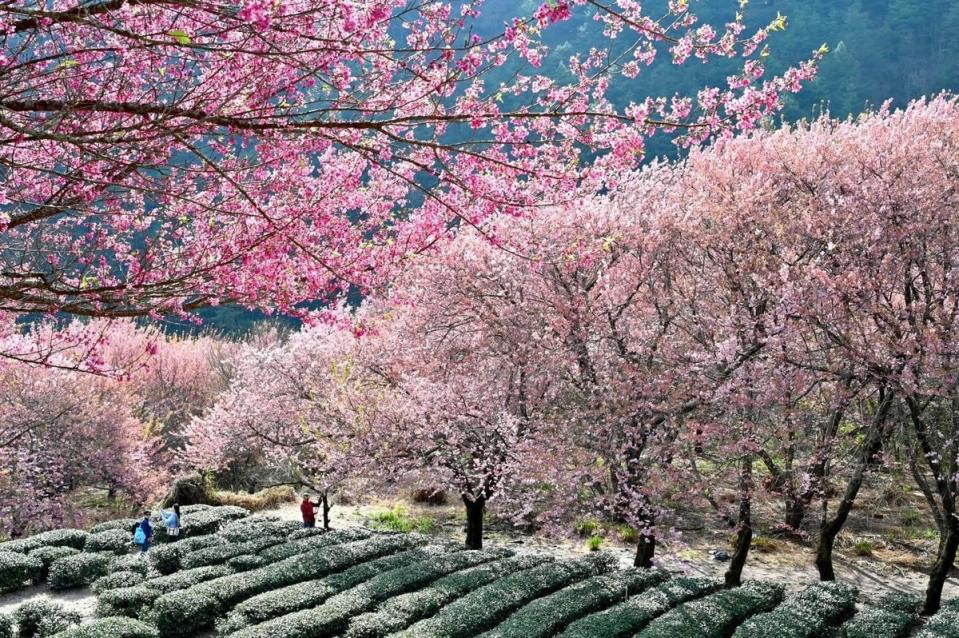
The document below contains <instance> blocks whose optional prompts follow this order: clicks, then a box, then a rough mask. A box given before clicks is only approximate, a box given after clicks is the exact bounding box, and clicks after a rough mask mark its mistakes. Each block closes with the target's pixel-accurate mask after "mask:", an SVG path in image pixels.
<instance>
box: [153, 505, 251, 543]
mask: <svg viewBox="0 0 959 638" xmlns="http://www.w3.org/2000/svg"><path fill="white" fill-rule="evenodd" d="M180 513H181V515H182V519H181V521H180V536H181V538H192V537H194V536H205V535H207V534H213V533H214V532H217V531H218V530H219V529H220V528H221V527H224V526H226V525H227V524H229V523H230V522H232V521H236V520H239V519H241V518H247V517H248V516H249V515H250V512H248V511H247V510H245V509H243V508H242V507H234V506H232V505H223V506H220V507H207V508H205V509H196V510H193V509H188V508H186V507H184V508H181V509H180ZM159 536H160V537H161V538H164V536H163V535H162V534H160V535H159ZM175 542H180V541H179V540H178V541H175Z"/></svg>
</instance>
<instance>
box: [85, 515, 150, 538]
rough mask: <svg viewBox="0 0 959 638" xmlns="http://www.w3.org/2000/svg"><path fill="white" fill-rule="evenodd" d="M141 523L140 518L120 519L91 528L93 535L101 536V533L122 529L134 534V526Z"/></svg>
mask: <svg viewBox="0 0 959 638" xmlns="http://www.w3.org/2000/svg"><path fill="white" fill-rule="evenodd" d="M139 523H140V519H138V518H118V519H116V520H112V521H105V522H103V523H97V524H96V525H94V526H93V527H91V528H90V533H91V534H99V533H100V532H108V531H110V530H114V529H122V530H124V531H126V532H130V534H133V526H134V525H137V524H139Z"/></svg>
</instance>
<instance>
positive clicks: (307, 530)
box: [287, 527, 326, 541]
mask: <svg viewBox="0 0 959 638" xmlns="http://www.w3.org/2000/svg"><path fill="white" fill-rule="evenodd" d="M323 534H326V530H324V529H323V528H321V527H301V528H300V529H298V530H296V531H294V532H292V533H291V534H290V535H289V536H287V539H289V540H291V541H298V540H302V539H304V538H309V537H311V536H322V535H323Z"/></svg>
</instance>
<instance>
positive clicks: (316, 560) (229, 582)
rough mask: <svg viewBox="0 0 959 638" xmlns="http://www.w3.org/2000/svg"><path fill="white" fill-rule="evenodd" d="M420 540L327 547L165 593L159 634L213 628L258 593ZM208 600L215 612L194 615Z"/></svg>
mask: <svg viewBox="0 0 959 638" xmlns="http://www.w3.org/2000/svg"><path fill="white" fill-rule="evenodd" d="M355 535H356V530H343V531H342V532H339V533H338V532H330V533H329V534H326V535H325V536H324V537H323V538H327V539H331V540H332V539H336V538H344V539H349V538H351V537H355ZM422 542H423V539H422V538H420V537H416V536H389V537H374V538H368V539H366V540H361V541H356V542H351V543H345V544H340V545H330V546H328V547H327V548H326V550H325V551H323V552H315V553H309V554H304V555H302V556H293V557H291V558H288V559H286V560H282V561H280V562H278V563H276V564H274V565H270V566H268V567H261V568H259V569H254V570H252V571H248V572H243V573H242V574H233V575H230V576H224V577H222V578H215V579H213V580H211V581H208V582H205V583H200V584H199V585H195V586H193V587H190V588H189V589H186V590H181V591H176V592H172V593H169V594H165V595H164V596H162V597H161V598H160V599H159V600H158V601H157V603H159V602H160V600H163V606H162V610H163V614H162V617H161V621H162V622H163V626H161V627H160V629H161V631H163V633H164V634H167V633H168V631H167V630H169V632H172V633H171V634H170V635H189V634H191V633H193V632H196V631H198V630H200V629H203V628H205V627H207V626H209V625H210V624H212V622H213V619H214V617H215V616H217V615H219V614H220V613H222V612H225V611H227V610H228V609H230V608H232V607H233V606H235V605H236V604H237V603H239V602H241V601H243V600H246V599H247V598H250V597H252V596H255V595H257V594H260V593H263V592H265V591H269V590H272V589H276V588H279V587H283V586H286V585H293V584H295V583H299V582H302V581H305V580H312V579H314V578H317V577H320V576H324V575H326V574H329V573H332V572H336V571H340V570H342V569H345V568H347V567H350V566H352V565H354V564H356V563H358V562H362V561H366V560H370V559H372V558H376V557H378V556H383V555H384V554H391V553H395V552H397V551H399V550H402V549H407V548H409V547H412V546H414V545H417V544H421V543H422ZM207 599H210V600H213V601H214V603H215V605H214V613H212V614H209V615H207V616H202V615H201V616H198V615H197V614H196V613H195V608H196V606H197V605H204V606H205V605H207V603H208V600H207ZM154 607H155V609H156V606H154ZM198 623H199V624H198Z"/></svg>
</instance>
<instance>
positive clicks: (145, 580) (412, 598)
mask: <svg viewBox="0 0 959 638" xmlns="http://www.w3.org/2000/svg"><path fill="white" fill-rule="evenodd" d="M134 523H135V521H132V520H123V521H114V522H111V523H108V524H105V525H100V526H97V527H95V528H93V529H92V530H90V531H89V532H86V531H82V530H55V531H52V532H47V533H44V534H40V535H37V536H34V537H31V538H27V539H23V540H17V541H13V542H9V543H3V544H0V591H4V592H6V591H12V590H14V589H17V588H19V587H24V586H27V585H29V584H31V583H42V582H47V583H49V585H50V586H51V588H54V589H65V588H72V587H84V586H88V585H89V586H91V587H92V590H93V592H94V593H95V594H96V596H97V606H96V618H94V619H83V621H82V622H81V619H80V618H78V617H76V616H75V615H72V614H70V613H67V612H66V611H65V610H64V609H63V608H62V607H60V606H58V605H57V604H55V603H51V602H47V601H43V602H31V603H26V604H24V605H21V606H20V607H19V608H18V609H17V611H16V612H15V613H14V614H13V615H11V616H0V638H12V637H14V636H17V637H18V638H34V637H35V636H39V637H44V638H47V637H50V636H55V637H56V638H107V637H109V638H157V637H158V636H184V637H186V636H194V635H197V634H199V633H201V632H203V631H208V630H215V632H216V635H218V636H230V637H232V638H278V637H281V638H326V637H334V636H342V637H345V638H380V637H384V638H385V637H388V636H389V637H392V638H471V637H474V636H480V637H482V638H549V637H552V636H558V637H561V638H626V637H630V638H632V637H634V636H636V637H639V638H730V637H733V638H814V637H823V638H826V637H833V636H843V637H846V638H898V637H905V636H908V635H910V633H915V632H916V628H917V627H918V624H919V620H918V616H917V609H918V605H919V603H918V600H915V599H912V598H908V597H902V596H891V597H887V598H885V599H882V600H880V601H879V602H878V603H877V604H876V605H874V606H868V605H867V606H863V607H861V608H860V609H859V610H858V611H857V608H856V597H857V592H856V590H855V589H854V588H852V587H849V586H847V585H843V584H839V583H819V584H815V585H812V586H809V587H807V588H805V589H803V590H801V591H799V592H796V593H793V594H789V595H784V591H783V588H782V587H781V586H779V585H775V584H770V583H762V582H752V583H747V584H746V585H744V586H743V587H740V588H738V589H722V588H720V586H719V584H718V583H716V582H713V581H710V580H706V579H698V578H677V577H671V576H669V575H668V574H666V573H664V572H660V571H655V570H652V571H651V570H632V569H630V570H619V569H616V568H615V565H614V561H613V559H612V558H611V557H609V556H607V555H603V554H594V555H590V556H587V557H584V558H579V559H572V560H556V559H554V558H553V557H550V556H546V555H532V554H526V555H515V554H513V553H512V552H510V551H507V550H503V549H492V550H484V551H478V552H476V551H466V550H464V549H462V548H461V547H459V546H456V545H453V544H450V543H446V542H438V541H436V540H435V539H430V538H428V537H425V536H420V535H415V534H381V533H375V532H372V531H369V530H366V529H362V528H352V529H344V530H336V531H332V532H328V533H324V532H322V531H321V530H313V529H300V528H299V525H298V524H297V523H295V522H291V521H280V520H277V519H273V518H270V517H265V516H249V515H248V513H247V512H245V511H244V510H241V509H239V508H231V507H226V508H208V507H202V506H195V507H192V508H184V516H183V525H184V526H183V531H182V536H181V538H180V539H179V540H177V541H176V542H173V543H167V542H165V541H166V540H167V539H166V537H165V535H164V532H163V529H162V527H158V532H157V541H158V542H159V544H158V545H157V546H156V547H154V548H153V549H151V551H150V552H149V554H148V557H144V556H140V555H138V554H131V553H130V552H131V547H132V546H131V542H130V541H131V536H132V534H131V531H130V528H131V527H132V525H133V524H134ZM915 635H917V636H920V637H921V638H959V601H954V602H953V603H949V604H947V605H946V606H945V607H944V608H943V610H942V611H941V612H940V613H939V614H937V615H936V616H935V617H933V618H931V619H930V620H928V621H927V622H926V623H925V624H924V625H923V626H922V627H921V628H919V629H918V633H916V634H915Z"/></svg>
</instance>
